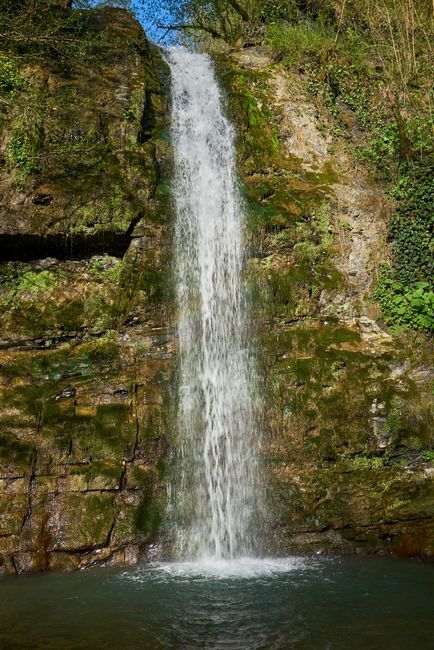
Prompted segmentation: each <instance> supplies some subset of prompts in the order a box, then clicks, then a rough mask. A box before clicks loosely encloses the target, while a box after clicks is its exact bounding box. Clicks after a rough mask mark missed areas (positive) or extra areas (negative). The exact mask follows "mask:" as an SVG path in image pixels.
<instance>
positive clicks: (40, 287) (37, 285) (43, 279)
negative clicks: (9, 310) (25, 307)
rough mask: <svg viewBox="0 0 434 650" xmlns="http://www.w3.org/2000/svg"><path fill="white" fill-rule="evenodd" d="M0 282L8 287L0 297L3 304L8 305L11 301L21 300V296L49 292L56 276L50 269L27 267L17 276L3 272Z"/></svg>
mask: <svg viewBox="0 0 434 650" xmlns="http://www.w3.org/2000/svg"><path fill="white" fill-rule="evenodd" d="M2 284H6V286H9V287H10V288H9V290H8V291H7V292H6V293H5V295H4V297H3V299H2V303H3V305H8V304H10V303H11V302H14V301H19V300H21V299H22V298H23V297H27V298H31V297H32V296H37V295H38V294H43V293H50V292H51V290H52V289H53V288H54V286H55V284H56V278H55V276H54V275H53V274H52V273H50V271H32V270H30V269H28V270H25V271H24V272H23V273H20V274H19V275H18V276H16V275H15V274H13V275H11V276H9V275H8V274H7V273H5V274H4V275H3V278H2Z"/></svg>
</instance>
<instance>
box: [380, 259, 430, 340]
mask: <svg viewBox="0 0 434 650" xmlns="http://www.w3.org/2000/svg"><path fill="white" fill-rule="evenodd" d="M374 296H375V299H376V300H378V303H379V304H380V307H381V310H382V313H383V317H384V320H385V322H386V323H387V324H388V325H390V326H404V327H410V328H413V329H418V330H424V331H426V332H430V331H434V292H433V291H432V289H431V288H430V285H429V283H428V282H416V283H415V284H414V285H412V286H408V285H405V284H403V283H401V282H399V281H396V279H395V278H394V277H393V272H392V271H391V270H390V269H387V268H384V269H383V270H382V272H381V274H380V278H379V281H378V283H377V287H376V291H375V294H374Z"/></svg>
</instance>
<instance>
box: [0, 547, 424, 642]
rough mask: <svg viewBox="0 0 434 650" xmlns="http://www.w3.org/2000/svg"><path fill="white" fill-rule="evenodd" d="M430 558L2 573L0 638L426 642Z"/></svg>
mask: <svg viewBox="0 0 434 650" xmlns="http://www.w3.org/2000/svg"><path fill="white" fill-rule="evenodd" d="M433 586H434V569H433V566H432V565H426V564H423V563H422V562H419V561H411V560H397V559H393V558H386V557H384V558H380V557H368V558H359V557H345V558H338V559H337V558H333V559H330V558H309V559H299V558H288V559H282V560H243V561H239V560H238V561H227V562H225V561H220V562H218V563H215V564H214V563H212V562H207V563H204V564H201V563H173V564H153V565H147V566H141V567H137V568H133V569H128V570H120V569H116V570H114V569H97V570H94V571H86V572H80V573H71V574H65V573H63V574H39V575H30V576H20V577H19V578H17V577H6V578H3V579H1V580H0V599H1V603H2V606H1V615H0V648H5V649H6V648H7V649H8V650H9V649H18V648H19V649H20V650H21V649H27V648H29V649H30V648H31V649H32V650H39V649H42V648H44V650H46V649H47V648H53V649H56V650H63V649H66V648H67V649H68V650H69V649H74V650H75V649H76V650H82V649H86V650H87V649H92V650H99V649H100V648H101V649H105V648H110V649H117V648H120V649H121V648H122V649H123V650H127V649H128V650H129V649H136V648H140V649H144V650H147V649H149V650H159V649H163V648H169V649H172V648H174V649H175V648H176V649H178V648H179V649H180V650H181V649H182V650H185V649H190V648H191V649H196V648H207V649H232V648H233V649H236V650H244V649H245V650H257V649H259V648H260V649H264V650H274V649H276V650H284V649H287V648H297V649H303V650H322V649H324V650H325V649H327V650H358V649H360V650H362V649H363V650H377V649H378V650H380V649H381V650H383V649H384V650H386V649H387V650H389V649H392V648H393V650H401V649H402V650H410V649H411V650H419V649H420V650H422V649H423V650H424V649H425V648H432V647H434V646H433V638H434V635H433V633H434V616H433V613H434V612H433V609H434V608H433V597H432V596H433Z"/></svg>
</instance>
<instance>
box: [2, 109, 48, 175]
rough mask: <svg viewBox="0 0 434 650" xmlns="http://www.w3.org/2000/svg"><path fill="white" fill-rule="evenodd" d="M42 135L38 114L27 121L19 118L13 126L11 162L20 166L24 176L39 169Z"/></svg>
mask: <svg viewBox="0 0 434 650" xmlns="http://www.w3.org/2000/svg"><path fill="white" fill-rule="evenodd" d="M42 137H43V132H42V122H41V119H40V117H39V116H38V115H37V114H35V115H33V116H32V118H31V119H28V120H27V121H26V120H25V119H24V118H23V119H19V120H17V121H16V122H15V123H14V124H13V126H12V128H11V133H10V139H9V143H8V150H7V153H8V160H9V164H10V165H11V166H12V167H16V168H18V169H19V171H20V172H21V174H22V175H23V176H24V177H25V176H27V175H28V174H31V173H34V172H35V171H37V169H38V154H39V151H40V148H41V144H42Z"/></svg>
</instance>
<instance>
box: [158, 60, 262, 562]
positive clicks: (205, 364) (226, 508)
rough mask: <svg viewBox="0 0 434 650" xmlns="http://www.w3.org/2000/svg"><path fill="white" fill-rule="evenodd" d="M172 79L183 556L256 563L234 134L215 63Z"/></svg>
mask: <svg viewBox="0 0 434 650" xmlns="http://www.w3.org/2000/svg"><path fill="white" fill-rule="evenodd" d="M166 56H167V60H168V63H169V65H170V68H171V75H172V142H173V147H174V158H175V161H174V162H175V169H174V181H173V196H174V203H175V212H176V229H175V252H176V286H177V304H178V315H179V349H180V350H179V352H180V368H179V395H178V402H179V403H178V429H179V434H180V437H181V442H180V445H179V456H180V457H179V459H178V465H177V469H176V475H177V476H176V479H175V481H174V486H173V488H174V510H175V511H176V517H177V522H176V525H175V529H176V543H175V544H176V549H175V552H176V556H177V557H178V558H179V559H189V560H191V559H202V558H212V559H231V558H237V557H241V556H249V555H252V554H253V553H254V534H253V528H254V524H255V522H254V518H255V513H256V510H257V490H256V489H255V484H256V480H257V453H256V448H255V447H256V444H257V442H256V440H257V435H256V427H255V414H254V411H255V409H254V395H255V384H256V382H255V364H254V362H253V359H252V354H251V351H250V348H249V344H248V338H249V337H248V327H247V325H248V319H247V312H248V309H247V301H246V296H245V294H244V289H243V285H242V272H243V261H244V260H243V258H244V249H243V229H244V210H243V202H242V199H241V195H240V192H239V189H238V185H237V177H236V169H235V145H234V137H235V133H234V129H233V127H232V125H231V124H230V122H229V121H228V119H227V118H226V117H225V115H224V110H223V102H222V96H221V92H220V89H219V86H218V83H217V80H216V77H215V74H214V71H213V67H212V63H211V60H210V58H209V57H208V56H207V55H203V54H197V53H192V52H189V51H187V50H185V49H183V48H172V49H169V50H168V51H167V54H166Z"/></svg>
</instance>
